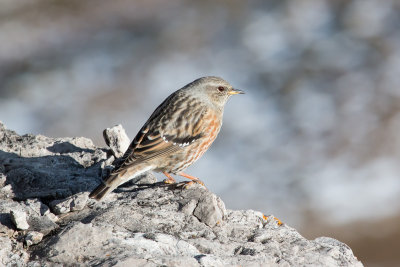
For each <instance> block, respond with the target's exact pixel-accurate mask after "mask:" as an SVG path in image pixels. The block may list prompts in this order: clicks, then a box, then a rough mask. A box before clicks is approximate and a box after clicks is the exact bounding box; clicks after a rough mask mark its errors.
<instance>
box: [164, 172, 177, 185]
mask: <svg viewBox="0 0 400 267" xmlns="http://www.w3.org/2000/svg"><path fill="white" fill-rule="evenodd" d="M163 173H164V175H165V176H167V179H165V180H164V183H166V184H175V183H176V181H175V179H174V177H172V176H171V175H170V174H169V173H167V172H163Z"/></svg>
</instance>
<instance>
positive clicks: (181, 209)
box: [0, 123, 362, 266]
mask: <svg viewBox="0 0 400 267" xmlns="http://www.w3.org/2000/svg"><path fill="white" fill-rule="evenodd" d="M104 135H105V140H106V142H107V144H108V145H109V147H110V148H99V147H96V146H94V145H93V143H92V141H91V140H89V139H87V138H83V137H80V138H48V137H45V136H42V135H36V136H35V135H30V134H28V135H23V136H19V135H18V134H16V133H15V132H14V131H11V130H7V129H6V128H5V126H4V125H3V124H1V123H0V244H1V245H0V265H4V266H54V265H59V266H61V265H63V266H64V265H86V266H92V265H95V266H103V265H105V266H111V265H113V266H114V265H116V266H161V265H162V266H235V265H236V266H239V265H240V266H250V265H251V266H252V265H256V266H259V265H263V266H278V265H279V266H308V265H311V266H362V264H361V262H360V261H358V260H357V258H356V257H355V256H354V255H353V252H352V251H351V249H350V248H349V247H348V246H347V245H346V244H343V243H341V242H339V241H337V240H335V239H332V238H329V237H319V238H316V239H314V240H307V239H305V238H304V237H302V236H301V235H300V234H299V233H298V232H297V231H296V230H295V229H293V228H291V227H289V226H287V225H285V224H280V223H279V221H277V220H276V219H275V218H274V217H273V216H264V215H263V214H262V213H260V212H257V211H253V210H245V211H242V210H229V209H225V206H224V203H223V202H222V200H221V199H220V198H219V197H217V196H216V195H214V194H213V193H211V192H210V191H209V190H208V189H206V188H204V187H203V186H201V185H197V184H195V185H193V186H191V187H189V188H188V189H184V188H183V187H182V186H181V185H179V184H178V185H167V184H164V183H162V182H157V180H156V178H155V177H154V176H153V175H152V174H151V173H147V174H145V175H143V176H141V177H139V178H137V179H135V180H134V181H132V182H130V183H128V184H125V185H123V186H121V187H119V188H118V189H117V190H115V192H113V193H111V194H110V195H109V196H108V197H106V198H105V200H104V201H102V202H96V201H94V200H91V199H88V194H89V192H90V191H91V190H92V189H93V188H94V187H95V186H96V185H97V184H98V183H99V182H100V181H101V177H102V175H105V173H107V172H108V171H109V169H110V168H111V166H112V163H113V161H114V157H118V156H119V155H121V151H123V150H124V149H125V148H124V147H126V145H127V144H128V143H129V142H128V140H127V137H126V134H125V131H124V130H123V129H122V127H121V126H118V127H114V128H111V129H107V130H106V131H104Z"/></svg>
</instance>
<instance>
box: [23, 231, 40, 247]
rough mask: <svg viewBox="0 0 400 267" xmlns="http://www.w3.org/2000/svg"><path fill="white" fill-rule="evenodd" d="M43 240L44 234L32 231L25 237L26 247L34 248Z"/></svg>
mask: <svg viewBox="0 0 400 267" xmlns="http://www.w3.org/2000/svg"><path fill="white" fill-rule="evenodd" d="M42 239H43V234H42V233H40V232H36V231H31V232H29V233H28V234H27V235H26V236H25V243H26V245H27V246H28V247H29V246H32V245H35V244H38V243H39V242H40V241H42Z"/></svg>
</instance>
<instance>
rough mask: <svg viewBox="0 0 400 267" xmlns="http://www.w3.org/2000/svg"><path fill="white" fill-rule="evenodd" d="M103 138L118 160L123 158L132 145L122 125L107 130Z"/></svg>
mask: <svg viewBox="0 0 400 267" xmlns="http://www.w3.org/2000/svg"><path fill="white" fill-rule="evenodd" d="M103 137H104V140H105V142H106V144H107V145H108V146H109V147H110V149H111V152H112V154H113V155H114V156H115V157H116V158H120V157H122V155H123V154H124V153H125V151H126V150H127V149H128V147H129V144H130V140H129V137H128V135H127V134H126V132H125V129H124V128H123V127H122V125H121V124H118V125H116V126H114V127H111V128H107V129H105V130H104V131H103Z"/></svg>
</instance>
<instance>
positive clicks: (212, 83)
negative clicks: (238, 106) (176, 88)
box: [182, 76, 244, 109]
mask: <svg viewBox="0 0 400 267" xmlns="http://www.w3.org/2000/svg"><path fill="white" fill-rule="evenodd" d="M182 90H183V91H185V92H186V93H189V94H190V95H192V96H195V97H196V98H199V99H201V100H202V101H205V102H208V103H210V104H211V105H213V106H214V107H215V108H218V109H223V108H224V106H225V104H226V102H227V101H228V99H229V97H231V96H232V95H236V94H244V92H243V91H242V90H238V89H235V88H233V87H232V85H230V84H229V83H228V82H227V81H225V80H224V79H222V78H220V77H215V76H206V77H202V78H199V79H197V80H195V81H193V82H191V83H189V84H188V85H186V86H185V87H184V88H182Z"/></svg>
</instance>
